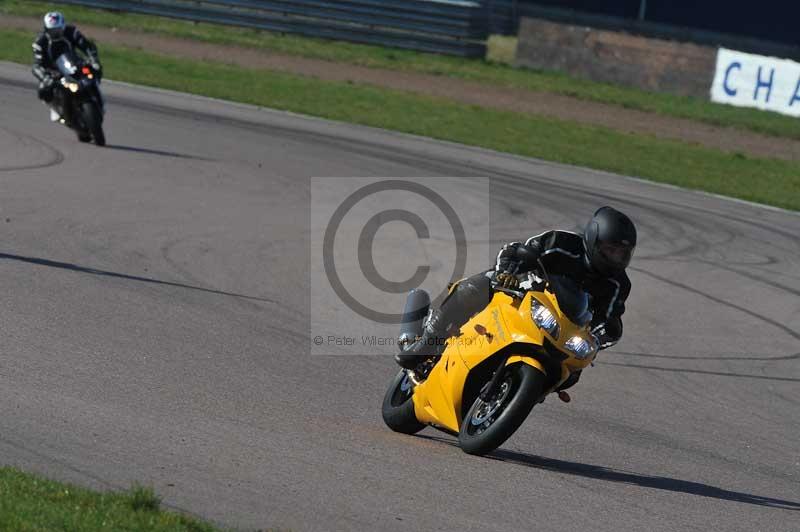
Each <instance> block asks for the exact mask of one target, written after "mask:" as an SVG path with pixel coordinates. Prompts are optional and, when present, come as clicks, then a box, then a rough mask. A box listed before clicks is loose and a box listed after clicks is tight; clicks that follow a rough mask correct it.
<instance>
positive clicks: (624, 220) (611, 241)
mask: <svg viewBox="0 0 800 532" xmlns="http://www.w3.org/2000/svg"><path fill="white" fill-rule="evenodd" d="M583 245H584V248H585V251H586V260H587V262H588V265H589V267H590V268H591V269H592V270H594V271H596V272H598V273H601V274H603V275H613V274H615V273H617V272H620V271H622V270H624V269H625V268H626V267H627V266H628V264H629V263H630V261H631V257H632V256H633V250H634V249H635V248H636V226H634V225H633V222H632V221H631V219H630V218H628V217H627V216H625V215H624V214H622V213H621V212H619V211H618V210H616V209H614V208H612V207H600V208H599V209H597V211H596V212H595V213H594V216H592V218H591V219H590V220H589V223H587V224H586V229H585V230H584V232H583Z"/></svg>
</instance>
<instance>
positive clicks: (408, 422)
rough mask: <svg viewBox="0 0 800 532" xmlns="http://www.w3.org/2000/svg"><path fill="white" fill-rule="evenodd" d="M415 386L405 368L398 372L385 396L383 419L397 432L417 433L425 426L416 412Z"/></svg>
mask: <svg viewBox="0 0 800 532" xmlns="http://www.w3.org/2000/svg"><path fill="white" fill-rule="evenodd" d="M413 395H414V388H413V387H412V385H411V380H410V379H409V378H408V374H407V373H406V371H405V370H400V372H398V373H397V375H396V376H395V378H394V379H392V383H391V384H390V385H389V389H388V390H386V395H385V396H384V398H383V407H382V409H381V411H382V413H383V421H384V423H386V426H387V427H389V428H390V429H392V430H393V431H395V432H402V433H403V434H416V433H417V432H419V431H421V430H422V429H424V428H425V425H423V424H422V423H420V422H419V421H418V420H417V415H416V414H415V413H414V401H412V400H411V398H412V396H413Z"/></svg>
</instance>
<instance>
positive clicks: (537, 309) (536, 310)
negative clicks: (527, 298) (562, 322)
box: [531, 299, 559, 340]
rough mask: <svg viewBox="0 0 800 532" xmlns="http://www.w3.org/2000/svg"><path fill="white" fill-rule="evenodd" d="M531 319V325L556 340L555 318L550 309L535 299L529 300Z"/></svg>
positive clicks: (557, 329) (556, 326) (557, 330)
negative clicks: (533, 324)
mask: <svg viewBox="0 0 800 532" xmlns="http://www.w3.org/2000/svg"><path fill="white" fill-rule="evenodd" d="M531 318H533V323H535V324H536V325H537V326H538V327H540V328H542V329H544V330H545V331H547V334H549V335H550V336H552V337H553V339H554V340H558V333H559V327H558V322H557V321H556V317H555V316H553V313H552V312H550V309H548V308H547V307H545V306H544V305H542V304H541V303H539V302H538V301H537V300H536V299H532V300H531Z"/></svg>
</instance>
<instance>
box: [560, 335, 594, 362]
mask: <svg viewBox="0 0 800 532" xmlns="http://www.w3.org/2000/svg"><path fill="white" fill-rule="evenodd" d="M564 347H566V348H567V349H569V350H570V351H572V353H573V354H574V355H575V357H576V358H580V359H584V358H588V357H590V356H592V355H593V354H594V352H595V351H597V348H596V347H595V346H594V344H593V343H591V342H589V341H588V340H586V339H585V338H581V337H580V336H573V337H572V338H570V339H569V340H567V343H565V344H564Z"/></svg>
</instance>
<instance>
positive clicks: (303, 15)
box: [60, 0, 489, 57]
mask: <svg viewBox="0 0 800 532" xmlns="http://www.w3.org/2000/svg"><path fill="white" fill-rule="evenodd" d="M60 1H61V2H62V3H66V4H76V5H82V6H88V7H97V8H104V9H111V10H115V11H127V12H134V13H144V14H148V15H160V16H165V17H172V18H179V19H186V20H192V21H197V22H211V23H216V24H228V25H232V26H242V27H249V28H257V29H262V30H268V31H274V32H280V33H295V34H300V35H305V36H309V37H320V38H326V39H336V40H344V41H352V42H358V43H367V44H378V45H383V46H392V47H398V48H408V49H412V50H419V51H425V52H436V53H442V54H449V55H460V56H465V57H484V56H485V55H486V39H487V38H488V34H489V27H488V16H487V11H486V5H485V4H484V3H482V2H480V1H467V0H200V1H197V0H60Z"/></svg>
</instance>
